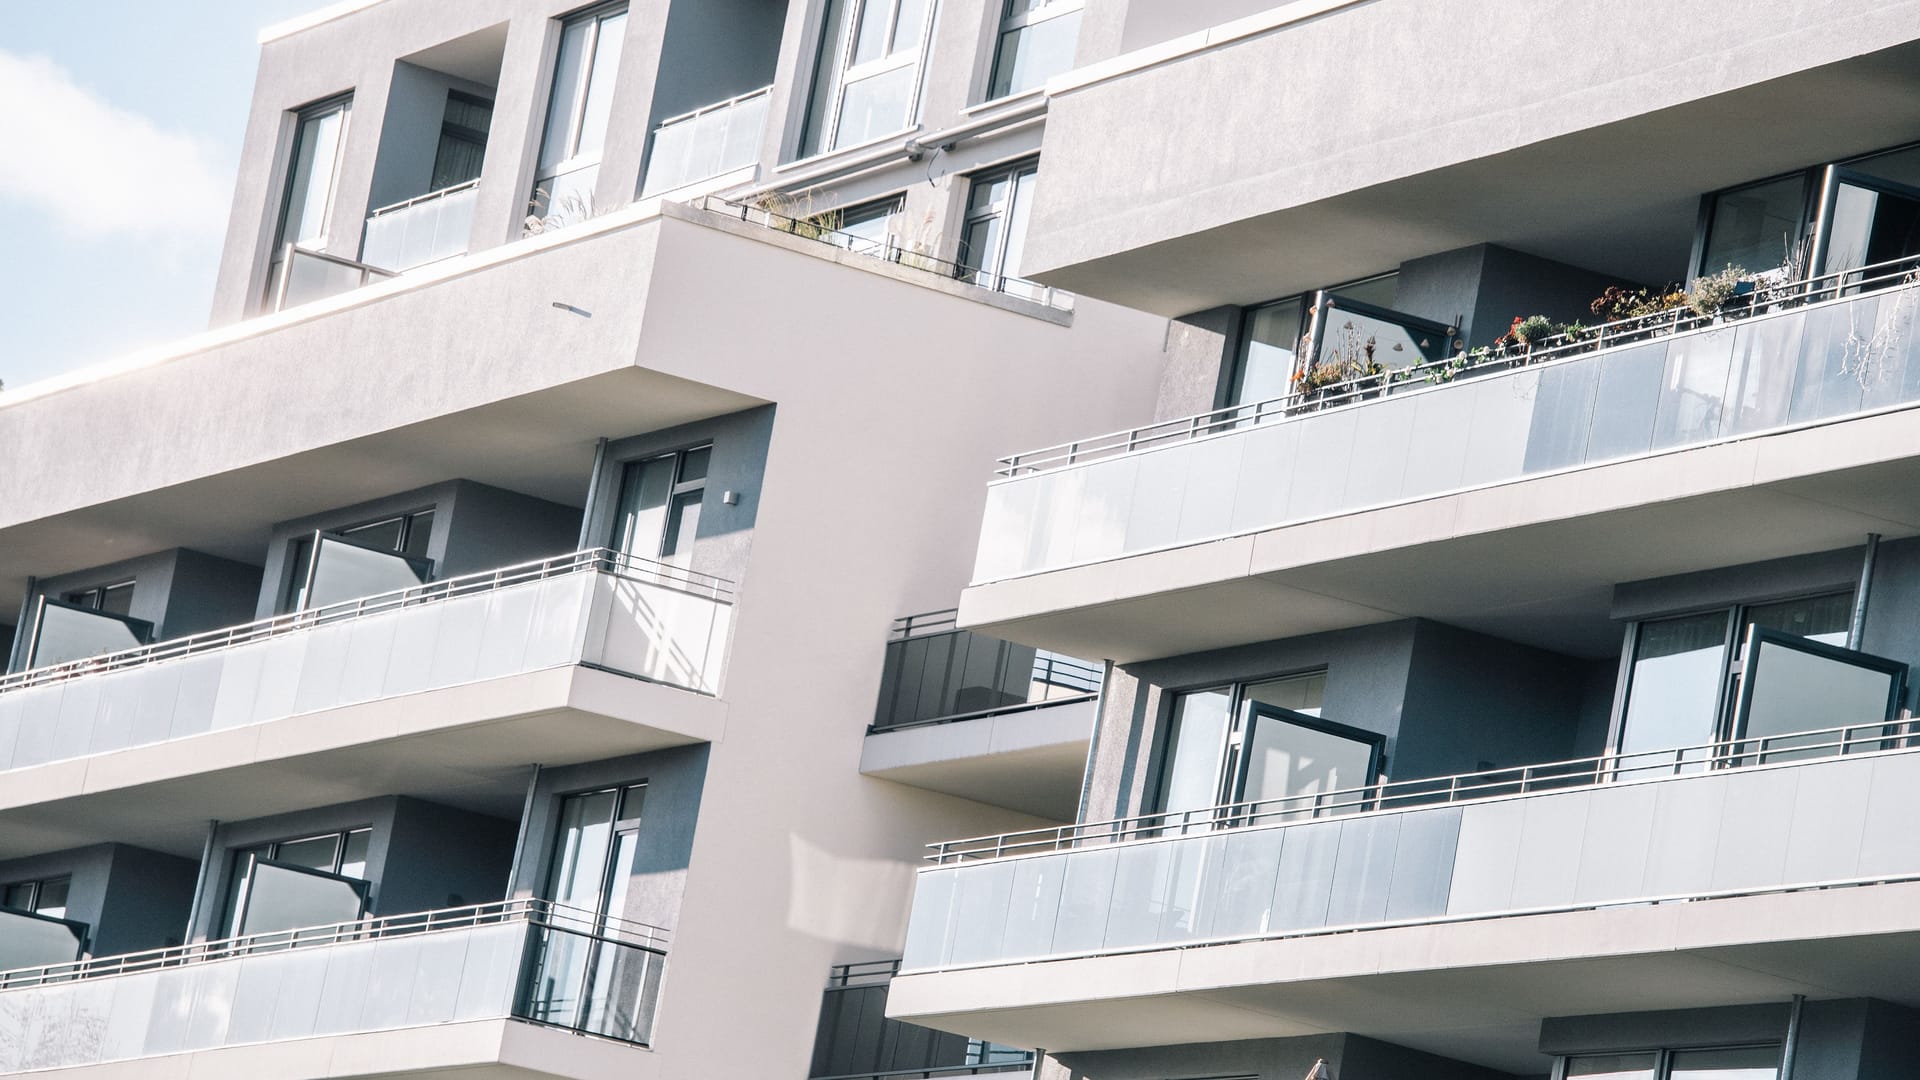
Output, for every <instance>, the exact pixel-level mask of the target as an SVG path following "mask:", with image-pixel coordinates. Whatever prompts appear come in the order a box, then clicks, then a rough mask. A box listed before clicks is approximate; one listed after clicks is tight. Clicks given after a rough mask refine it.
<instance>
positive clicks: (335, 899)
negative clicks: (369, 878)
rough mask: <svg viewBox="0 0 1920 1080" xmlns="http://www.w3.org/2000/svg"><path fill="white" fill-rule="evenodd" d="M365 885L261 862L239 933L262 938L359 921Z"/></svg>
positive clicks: (362, 908)
mask: <svg viewBox="0 0 1920 1080" xmlns="http://www.w3.org/2000/svg"><path fill="white" fill-rule="evenodd" d="M365 890H366V883H365V882H362V881H354V880H349V879H347V878H342V877H336V876H335V875H333V874H328V873H319V872H309V871H308V870H306V869H296V868H294V867H292V866H282V865H279V864H277V863H274V862H268V861H260V862H255V863H254V865H253V880H252V882H251V883H249V885H248V895H247V910H246V915H245V917H244V918H243V919H242V921H241V925H240V933H242V934H261V933H272V932H275V931H280V930H296V929H299V928H301V927H306V926H331V925H333V924H334V923H343V922H352V921H353V920H355V919H358V918H359V917H360V915H361V912H362V911H363V910H364V909H365V907H366V891H365Z"/></svg>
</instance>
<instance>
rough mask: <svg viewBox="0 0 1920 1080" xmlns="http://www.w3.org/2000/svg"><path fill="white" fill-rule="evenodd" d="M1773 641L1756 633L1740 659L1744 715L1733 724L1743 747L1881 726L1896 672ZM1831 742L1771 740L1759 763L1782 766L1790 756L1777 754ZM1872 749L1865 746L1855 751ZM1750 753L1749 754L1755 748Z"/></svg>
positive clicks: (1855, 657)
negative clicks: (1812, 733) (1744, 742)
mask: <svg viewBox="0 0 1920 1080" xmlns="http://www.w3.org/2000/svg"><path fill="white" fill-rule="evenodd" d="M1775 633H1777V631H1776V632H1768V631H1760V632H1758V633H1756V634H1755V635H1754V637H1753V641H1752V644H1751V646H1750V647H1749V649H1748V652H1747V664H1746V670H1745V671H1744V672H1743V673H1742V677H1743V678H1744V680H1745V681H1746V683H1747V684H1748V685H1747V686H1746V687H1745V690H1744V692H1743V694H1742V702H1743V710H1744V711H1743V715H1742V716H1741V717H1740V718H1739V719H1740V727H1739V731H1740V735H1741V737H1742V738H1743V739H1759V738H1767V737H1769V736H1775V737H1777V736H1781V735H1789V734H1791V733H1793V732H1797V731H1818V730H1822V729H1827V728H1837V727H1848V726H1853V725H1867V726H1871V725H1875V724H1878V723H1880V722H1881V721H1883V720H1886V719H1888V716H1889V713H1890V712H1891V711H1892V708H1893V704H1894V691H1895V689H1896V687H1898V686H1899V685H1900V682H1901V680H1902V679H1903V678H1904V676H1905V673H1906V669H1905V666H1904V665H1902V664H1899V663H1897V662H1894V661H1889V660H1883V659H1881V658H1879V657H1874V656H1868V655H1867V654H1865V653H1859V652H1852V651H1849V650H1845V649H1836V648H1833V647H1825V648H1822V647H1819V646H1811V645H1802V644H1800V643H1799V642H1798V641H1795V640H1783V639H1781V638H1778V637H1775V636H1774V634H1775ZM1832 739H1833V736H1830V735H1829V736H1822V737H1819V738H1817V739H1779V738H1774V739H1773V741H1772V742H1770V743H1769V744H1768V746H1767V748H1766V754H1765V758H1764V761H1783V760H1789V759H1790V757H1791V756H1793V755H1783V754H1782V753H1780V751H1781V750H1782V749H1791V748H1792V747H1793V746H1795V745H1806V744H1807V743H1808V742H1829V741H1831V740H1832ZM1872 748H1873V744H1871V743H1867V744H1864V745H1862V746H1861V749H1872ZM1753 749H1754V751H1755V752H1756V753H1757V752H1759V749H1760V748H1759V747H1758V746H1754V747H1753ZM1832 752H1833V751H1832V750H1819V751H1815V752H1813V753H1817V754H1820V755H1824V754H1827V753H1832ZM1809 756H1810V755H1809ZM1763 763H1764V762H1763Z"/></svg>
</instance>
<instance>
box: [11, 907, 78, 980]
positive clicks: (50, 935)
mask: <svg viewBox="0 0 1920 1080" xmlns="http://www.w3.org/2000/svg"><path fill="white" fill-rule="evenodd" d="M85 935H86V928H85V927H83V926H80V925H78V924H75V923H67V922H60V921H56V920H54V919H50V918H41V917H37V916H34V915H30V914H27V913H25V912H15V911H10V910H7V909H4V908H0V971H11V970H12V969H14V968H23V967H39V966H41V965H43V964H66V963H71V962H72V961H75V960H78V959H80V946H81V942H82V939H83V938H84V937H85Z"/></svg>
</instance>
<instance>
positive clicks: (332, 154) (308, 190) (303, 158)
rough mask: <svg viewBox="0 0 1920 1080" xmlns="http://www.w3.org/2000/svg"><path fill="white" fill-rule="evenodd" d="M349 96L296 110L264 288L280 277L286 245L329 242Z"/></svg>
mask: <svg viewBox="0 0 1920 1080" xmlns="http://www.w3.org/2000/svg"><path fill="white" fill-rule="evenodd" d="M352 111H353V97H352V95H348V96H346V97H341V98H335V99H334V100H332V101H327V102H323V103H321V104H319V105H311V106H308V107H307V108H305V109H302V110H300V112H299V113H298V114H297V116H296V118H295V120H294V133H293V156H292V159H291V163H290V164H289V165H288V167H287V190H286V197H285V199H284V200H283V201H282V202H281V204H280V224H279V226H278V227H277V228H276V229H275V230H274V234H273V251H272V253H271V254H270V255H269V257H268V262H267V266H268V273H267V292H268V294H269V295H271V294H272V292H273V289H274V287H275V284H276V283H277V282H278V281H279V279H280V273H281V263H282V262H284V261H285V259H286V254H287V245H289V244H298V245H299V246H301V247H304V248H312V249H319V248H324V247H326V245H327V229H328V226H329V225H330V224H331V223H332V217H333V196H334V189H335V187H337V186H338V183H339V179H340V157H341V154H340V148H341V146H342V145H343V144H344V143H345V142H346V137H347V118H348V116H349V115H350V114H351V113H352Z"/></svg>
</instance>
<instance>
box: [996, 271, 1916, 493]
mask: <svg viewBox="0 0 1920 1080" xmlns="http://www.w3.org/2000/svg"><path fill="white" fill-rule="evenodd" d="M1752 285H1753V289H1752V291H1751V292H1749V293H1746V294H1744V295H1743V296H1740V297H1736V298H1735V299H1734V300H1733V301H1731V302H1729V303H1728V304H1727V305H1726V306H1724V307H1722V308H1721V309H1720V310H1719V311H1717V312H1715V313H1713V314H1711V315H1702V314H1700V313H1699V312H1697V311H1695V310H1693V309H1692V308H1690V307H1688V306H1686V305H1684V304H1683V305H1681V306H1679V307H1675V308H1672V309H1670V310H1666V311H1660V312H1655V313H1653V314H1650V315H1643V316H1639V317H1636V318H1631V319H1620V320H1617V321H1613V322H1607V323H1601V324H1599V325H1596V326H1591V327H1585V328H1583V329H1581V330H1580V331H1578V332H1576V333H1560V334H1555V335H1552V336H1550V337H1547V338H1543V339H1541V340H1540V341H1537V342H1528V343H1525V344H1519V345H1514V346H1510V347H1506V348H1500V349H1489V350H1486V351H1482V350H1477V349H1476V350H1473V351H1472V352H1469V353H1465V354H1461V355H1459V356H1456V357H1454V358H1451V359H1448V360H1441V361H1433V362H1429V363H1422V364H1415V365H1412V366H1409V367H1406V368H1400V369H1396V370H1392V371H1383V372H1380V373H1378V374H1372V375H1366V376H1362V377H1359V378H1354V379H1348V380H1345V381H1342V382H1337V383H1331V384H1328V385H1326V386H1323V387H1319V388H1316V389H1313V390H1307V391H1297V392H1294V393H1290V394H1286V395H1283V396H1281V397H1276V398H1269V399H1267V400H1265V401H1257V402H1248V403H1246V404H1243V405H1231V406H1227V407H1225V408H1220V409H1213V410H1210V411H1208V412H1203V413H1197V414H1195V415H1192V416H1187V417H1182V418H1180V419H1176V420H1164V421H1160V422H1158V423H1154V424H1148V425H1145V426H1142V427H1136V428H1129V429H1127V430H1124V431H1115V432H1109V433H1106V434H1102V435H1096V436H1093V437H1091V438H1087V439H1077V440H1075V441H1073V442H1067V443H1059V444H1057V445H1054V446H1048V447H1043V448H1041V449H1038V450H1030V451H1027V452H1025V453H1020V454H1012V455H1009V456H1007V457H1003V458H1000V459H999V460H998V462H997V468H996V469H995V470H994V474H995V475H996V476H1003V477H1012V476H1023V475H1027V474H1029V473H1036V472H1045V471H1047V470H1050V469H1058V468H1064V467H1066V466H1068V465H1074V464H1078V463H1081V462H1086V461H1097V460H1100V459H1102V458H1109V457H1115V456H1118V455H1121V454H1130V453H1134V452H1136V451H1140V450H1149V449H1155V448H1158V447H1162V446H1171V445H1176V444H1179V443H1183V442H1189V441H1192V440H1194V439H1199V438H1204V437H1205V436H1208V435H1212V434H1216V433H1219V432H1225V431H1232V430H1236V429H1238V428H1242V427H1246V426H1248V425H1253V424H1260V423H1265V422H1269V421H1272V420H1277V419H1280V418H1282V417H1286V416H1293V415H1297V414H1299V413H1302V412H1318V411H1322V410H1326V409H1332V408H1338V407H1341V406H1345V405H1353V404H1362V403H1365V402H1366V401H1369V400H1373V399H1375V398H1378V397H1380V396H1381V395H1382V394H1391V393H1393V392H1394V390H1395V388H1396V387H1399V388H1403V389H1414V388H1416V387H1418V386H1426V385H1430V384H1438V383H1446V382H1451V381H1453V380H1455V379H1458V378H1465V377H1470V376H1472V375H1476V374H1482V373H1486V372H1492V371H1506V370H1510V369H1513V368H1517V367H1525V366H1530V365H1534V364H1544V363H1547V362H1549V361H1553V360H1560V359H1564V358H1568V357H1573V356H1584V355H1587V354H1589V353H1595V352H1601V351H1604V350H1607V349H1615V348H1624V347H1627V346H1630V345H1636V344H1640V343H1643V342H1647V341H1651V340H1655V339H1658V338H1666V337H1672V336H1675V335H1679V334H1688V333H1700V332H1706V331H1709V330H1712V329H1714V328H1715V327H1717V326H1721V325H1725V324H1726V323H1727V322H1728V321H1738V320H1742V319H1748V318H1753V317H1755V316H1758V315H1768V314H1773V313H1775V312H1780V311H1787V310H1791V309H1793V308H1798V307H1805V306H1807V305H1810V304H1815V303H1820V302H1823V301H1828V300H1838V299H1842V298H1845V297H1848V296H1853V295H1856V294H1858V293H1863V292H1871V291H1875V290H1878V289H1887V288H1893V287H1896V286H1903V285H1920V256H1909V257H1906V258H1900V259H1892V260H1888V261H1886V262H1881V263H1875V264H1873V265H1870V266H1864V267H1859V268H1856V269H1852V270H1836V271H1832V272H1830V273H1825V274H1818V275H1814V276H1811V277H1807V278H1803V279H1799V280H1795V281H1787V282H1773V281H1769V280H1766V279H1764V278H1762V279H1757V280H1755V281H1754V282H1752Z"/></svg>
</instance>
